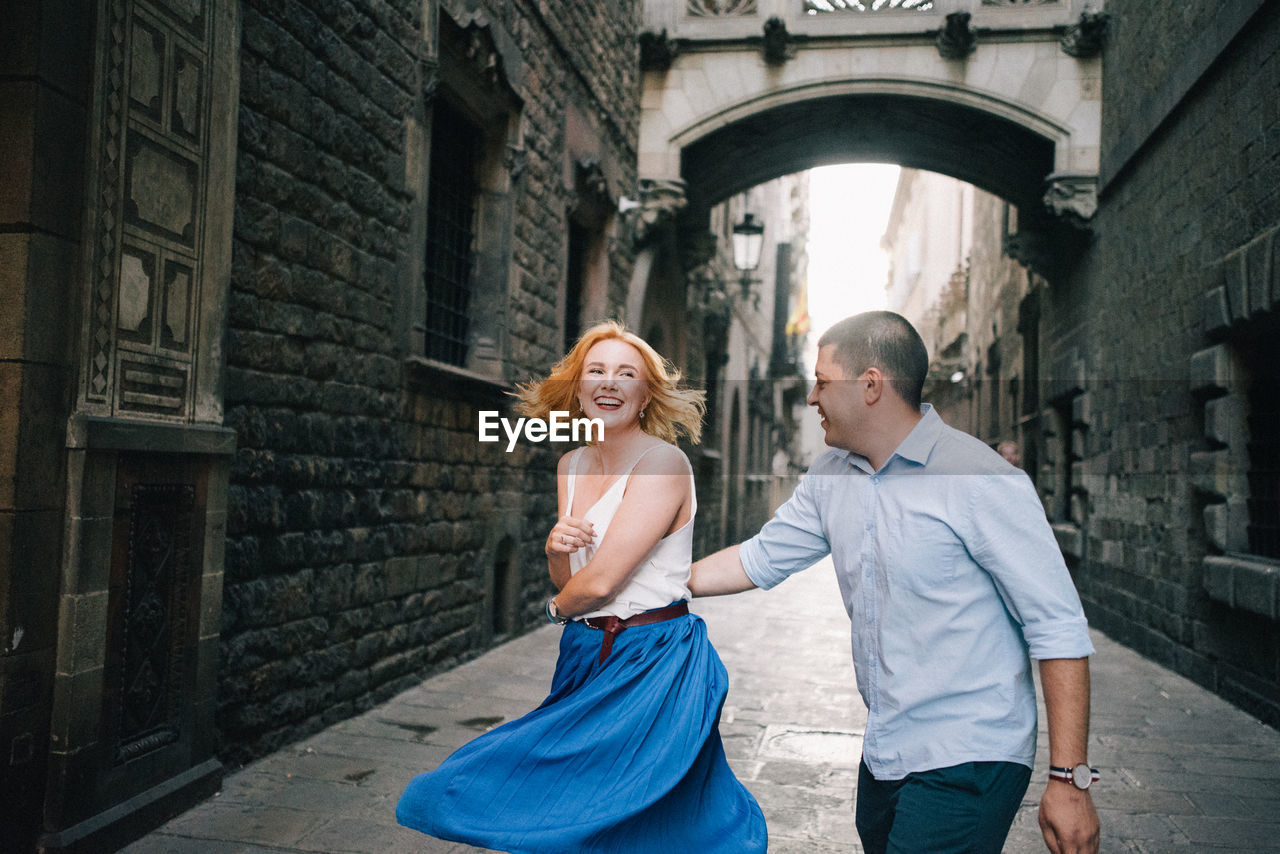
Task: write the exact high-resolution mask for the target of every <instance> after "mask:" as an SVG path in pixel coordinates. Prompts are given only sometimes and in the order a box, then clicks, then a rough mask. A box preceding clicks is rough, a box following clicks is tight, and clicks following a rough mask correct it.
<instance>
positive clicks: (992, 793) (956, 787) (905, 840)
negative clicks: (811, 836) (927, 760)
mask: <svg viewBox="0 0 1280 854" xmlns="http://www.w3.org/2000/svg"><path fill="white" fill-rule="evenodd" d="M1030 782H1031V769H1030V768H1028V767H1027V766H1025V765H1019V764H1017V763H1015V762H966V763H964V764H962V765H952V766H950V767H948V768H937V769H934V770H932V771H920V772H916V773H913V774H908V775H907V776H906V777H904V778H903V779H901V780H876V779H875V778H874V777H872V776H871V771H870V770H868V768H867V765H866V763H865V762H864V763H862V765H861V767H860V768H859V769H858V806H857V812H856V823H857V827H858V836H860V837H861V838H862V847H863V848H864V849H866V852H867V854H1000V850H1001V848H1003V847H1004V840H1005V837H1007V836H1008V835H1009V827H1010V826H1011V825H1012V824H1013V819H1014V816H1016V815H1017V813H1018V807H1019V805H1021V803H1022V796H1023V795H1025V794H1026V792H1027V784H1028V783H1030Z"/></svg>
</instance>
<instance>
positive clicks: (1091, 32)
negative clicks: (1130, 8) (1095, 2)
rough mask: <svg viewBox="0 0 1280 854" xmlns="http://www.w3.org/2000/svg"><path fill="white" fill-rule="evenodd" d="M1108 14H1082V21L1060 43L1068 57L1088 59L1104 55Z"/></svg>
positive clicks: (1074, 25)
mask: <svg viewBox="0 0 1280 854" xmlns="http://www.w3.org/2000/svg"><path fill="white" fill-rule="evenodd" d="M1109 18H1110V16H1109V15H1107V13H1106V12H1081V13H1080V20H1079V21H1077V22H1076V23H1075V24H1073V25H1072V26H1071V27H1070V28H1069V29H1068V30H1067V33H1066V35H1064V36H1063V37H1062V40H1061V41H1060V42H1059V43H1060V44H1061V45H1062V50H1063V52H1064V53H1066V54H1067V55H1068V56H1074V57H1076V58H1078V59H1087V58H1090V57H1094V56H1097V55H1098V54H1100V53H1102V43H1103V42H1104V41H1105V40H1106V36H1107V20H1108V19H1109Z"/></svg>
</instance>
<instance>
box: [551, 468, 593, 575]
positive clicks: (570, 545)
mask: <svg viewBox="0 0 1280 854" xmlns="http://www.w3.org/2000/svg"><path fill="white" fill-rule="evenodd" d="M575 453H577V451H570V452H569V453H567V454H565V455H563V456H562V457H560V463H559V464H558V465H557V466H556V506H557V508H558V509H559V517H560V518H559V519H557V520H556V524H555V525H554V526H553V527H552V528H551V532H550V533H549V534H547V542H546V544H545V545H544V547H543V551H545V552H546V554H547V574H548V575H550V576H551V583H552V584H554V585H555V586H556V589H557V590H560V589H562V588H563V587H564V586H565V584H566V583H567V582H568V581H569V578H570V577H571V576H572V575H573V570H572V569H571V568H570V567H569V555H571V554H573V553H574V552H576V551H577V550H578V549H580V548H583V547H585V546H586V545H587V543H589V542H591V540H592V539H593V538H594V536H595V531H594V529H593V526H592V524H591V523H590V522H588V521H587V520H586V519H578V518H576V517H573V516H570V515H569V511H570V510H571V509H572V508H570V507H569V464H570V460H569V458H570V457H571V456H573V455H574V454H575Z"/></svg>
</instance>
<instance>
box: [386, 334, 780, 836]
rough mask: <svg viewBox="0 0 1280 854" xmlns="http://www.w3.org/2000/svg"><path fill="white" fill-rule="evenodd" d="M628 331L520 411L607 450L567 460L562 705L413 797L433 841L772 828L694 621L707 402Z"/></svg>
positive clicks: (421, 785)
mask: <svg viewBox="0 0 1280 854" xmlns="http://www.w3.org/2000/svg"><path fill="white" fill-rule="evenodd" d="M678 381H679V374H678V373H677V372H676V371H675V370H674V369H673V368H672V367H671V366H670V365H669V364H667V363H666V362H665V361H664V360H663V359H662V357H661V356H659V355H658V354H657V353H656V352H655V351H654V350H653V348H652V347H650V346H649V345H648V344H647V343H645V342H644V340H643V339H641V338H639V337H638V336H636V335H634V334H632V333H630V332H628V331H627V330H626V329H625V328H624V327H623V326H621V325H620V324H618V323H614V322H607V323H602V324H599V325H597V326H594V327H592V328H591V329H589V330H588V331H587V332H586V333H585V334H584V335H583V336H582V338H581V339H579V341H578V343H577V344H576V345H575V346H574V347H573V349H572V350H571V351H570V352H569V354H568V355H567V356H565V357H564V358H563V359H562V360H561V361H560V362H558V363H557V364H556V365H555V366H554V367H553V368H552V371H551V375H550V376H549V377H547V379H545V380H543V381H541V382H536V383H530V384H528V385H526V386H523V387H522V388H521V389H520V393H519V397H520V400H521V405H520V408H521V411H522V412H523V413H524V414H526V415H530V416H538V417H544V418H545V417H547V416H548V414H549V413H550V412H552V411H566V410H567V411H569V412H571V413H572V414H573V415H574V416H575V417H587V418H598V419H600V420H601V421H602V422H603V424H604V437H603V439H600V440H599V441H596V442H594V443H593V444H590V445H588V446H584V447H581V448H577V449H575V450H572V451H570V452H568V453H567V454H565V455H564V456H563V457H562V458H561V460H560V464H559V467H558V469H557V472H556V482H557V494H558V499H559V516H560V518H559V520H558V521H557V522H556V524H555V526H554V527H552V529H551V531H550V533H549V534H548V535H547V540H546V546H545V550H546V554H547V567H548V571H549V573H550V576H551V581H552V583H553V584H554V585H555V587H556V588H557V589H558V591H559V592H558V593H556V594H555V595H554V596H552V597H551V598H550V599H548V601H547V604H546V612H547V616H548V618H549V619H550V620H552V621H553V622H556V623H561V624H563V625H564V631H563V634H562V636H561V639H560V656H559V659H558V660H557V662H556V671H555V675H554V677H553V678H552V684H551V693H550V695H549V696H548V697H547V698H546V700H544V701H543V703H542V705H541V706H539V707H538V708H537V709H535V710H534V711H532V712H530V713H529V714H527V715H525V716H524V717H522V718H520V719H518V720H515V721H512V722H511V723H509V724H506V725H504V726H502V727H499V728H497V729H495V730H493V731H491V732H488V733H486V734H485V735H483V736H481V737H480V738H478V739H476V740H475V741H473V742H471V743H470V744H467V745H465V746H464V747H462V748H461V749H459V750H458V751H457V752H456V753H454V754H453V755H452V756H450V757H449V758H448V759H446V760H445V762H444V763H443V764H442V765H441V766H440V767H439V768H438V769H436V770H435V771H432V772H430V773H427V774H421V775H419V776H418V777H416V778H415V779H414V780H413V782H412V783H410V785H409V787H408V789H407V790H406V791H405V793H404V795H403V796H402V797H401V799H400V804H399V806H398V807H397V809H396V817H397V819H398V821H399V822H400V823H401V824H403V825H406V826H408V827H412V828H415V829H417V830H420V831H422V832H424V833H427V834H430V835H432V836H437V837H440V838H442V839H450V840H455V841H460V842H467V843H471V844H473V845H481V846H485V847H488V848H496V849H500V850H503V851H510V852H520V853H521V854H525V853H526V852H527V854H534V852H555V854H564V852H637V854H638V852H677V851H679V852H684V851H697V852H699V854H715V852H723V854H751V852H763V851H764V850H765V849H766V832H765V825H764V817H763V815H762V814H761V812H760V808H759V806H758V805H757V804H756V801H755V799H754V798H753V797H752V796H751V794H750V793H749V792H747V790H746V789H745V788H743V786H742V784H741V783H739V782H738V780H737V778H736V777H734V775H733V772H732V771H730V770H729V766H728V763H727V762H726V761H725V756H724V748H723V746H722V744H721V741H720V734H719V729H718V727H719V720H720V708H721V705H722V704H723V703H724V698H725V694H726V691H727V688H728V684H727V681H728V680H727V674H726V673H725V669H724V665H723V664H721V662H720V658H719V656H718V655H716V652H715V650H714V649H713V648H712V647H711V644H710V642H709V641H708V640H707V634H706V627H705V625H704V624H703V622H702V620H701V619H699V618H698V617H697V616H695V615H693V614H690V613H689V608H688V599H689V589H688V586H687V584H688V581H689V567H690V561H691V558H692V550H693V521H694V516H695V514H696V512H697V499H696V496H695V495H694V484H693V471H692V469H691V468H690V466H689V461H688V459H687V458H686V457H685V455H684V453H683V452H682V451H681V450H680V449H679V448H677V447H676V446H675V444H673V443H674V442H675V441H676V440H677V438H678V437H679V436H680V435H681V434H684V435H686V436H688V437H689V439H690V440H691V441H693V442H697V441H698V440H699V438H700V435H701V431H702V413H703V409H704V405H703V397H704V394H703V392H701V391H693V390H688V389H680V388H679V387H678Z"/></svg>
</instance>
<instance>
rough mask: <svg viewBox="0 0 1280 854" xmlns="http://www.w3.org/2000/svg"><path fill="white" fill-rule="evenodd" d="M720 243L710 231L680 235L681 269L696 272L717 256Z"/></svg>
mask: <svg viewBox="0 0 1280 854" xmlns="http://www.w3.org/2000/svg"><path fill="white" fill-rule="evenodd" d="M719 243H720V241H719V240H718V239H717V238H716V236H715V234H714V233H712V232H710V231H695V232H682V233H681V234H680V267H681V268H682V269H684V270H686V271H692V270H696V269H698V268H699V267H702V266H703V265H705V264H706V263H707V262H708V261H710V260H711V259H712V258H714V257H715V256H716V249H718V248H719Z"/></svg>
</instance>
